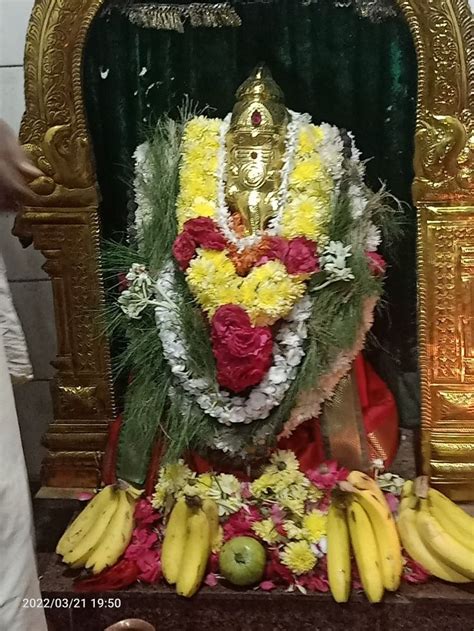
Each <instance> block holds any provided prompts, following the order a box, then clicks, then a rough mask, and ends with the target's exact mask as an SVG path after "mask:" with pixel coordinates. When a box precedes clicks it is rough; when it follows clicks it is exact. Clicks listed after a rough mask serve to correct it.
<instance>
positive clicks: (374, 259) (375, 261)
mask: <svg viewBox="0 0 474 631" xmlns="http://www.w3.org/2000/svg"><path fill="white" fill-rule="evenodd" d="M365 255H366V256H367V258H368V259H369V267H370V271H371V272H372V274H374V275H375V276H383V274H385V269H386V267H387V264H386V262H385V259H384V258H383V256H380V254H377V252H366V253H365Z"/></svg>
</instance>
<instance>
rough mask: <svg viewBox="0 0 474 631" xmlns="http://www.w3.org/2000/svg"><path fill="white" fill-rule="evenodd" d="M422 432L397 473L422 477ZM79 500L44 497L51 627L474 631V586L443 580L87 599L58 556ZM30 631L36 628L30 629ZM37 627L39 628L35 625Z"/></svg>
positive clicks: (40, 541)
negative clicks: (344, 592)
mask: <svg viewBox="0 0 474 631" xmlns="http://www.w3.org/2000/svg"><path fill="white" fill-rule="evenodd" d="M416 442H417V441H416V438H415V436H414V432H413V431H410V430H403V432H402V437H401V442H400V449H399V453H398V455H397V458H396V461H395V462H394V464H393V466H392V467H391V470H392V471H393V472H394V473H398V474H399V475H402V476H403V477H407V478H408V477H411V478H412V477H414V476H415V475H416V466H415V461H416V458H415V456H414V448H413V445H414V443H416ZM78 508H79V502H76V501H74V500H45V499H43V500H36V501H35V522H36V528H37V549H38V569H39V573H40V577H41V588H42V592H43V596H44V598H45V600H46V602H47V604H52V605H53V606H52V607H48V608H47V610H46V613H47V618H48V623H49V624H50V628H51V631H103V630H104V629H105V628H106V627H107V626H108V625H110V624H112V623H114V622H118V621H119V620H122V619H124V618H136V617H138V618H141V619H143V620H146V621H148V622H150V623H151V624H153V625H154V626H155V628H156V631H204V630H206V631H210V630H211V629H219V631H226V630H232V631H347V629H351V631H359V630H363V631H366V630H369V629H370V631H401V630H402V629H403V630H407V631H411V630H412V629H413V630H415V629H416V631H425V630H426V631H448V630H449V631H474V584H471V585H468V586H462V587H458V586H453V585H447V584H444V583H441V582H437V581H431V582H429V583H427V584H426V585H417V586H411V585H403V587H402V589H401V590H400V591H399V592H397V593H396V594H388V595H387V596H386V597H385V598H384V602H383V603H381V604H379V605H370V604H369V603H368V602H367V600H366V599H365V597H364V596H363V595H360V594H354V595H353V596H352V598H351V601H350V602H349V603H347V604H346V605H338V604H336V603H335V602H334V601H333V600H332V599H331V597H330V596H329V595H326V594H313V595H308V596H303V595H301V594H288V593H285V592H283V591H274V592H271V593H262V592H253V591H248V590H246V591H239V590H235V589H231V588H225V587H219V588H216V589H212V590H211V589H209V588H204V589H202V590H201V591H200V593H199V594H198V595H197V596H196V597H195V598H193V599H192V600H191V601H187V600H184V599H181V598H179V597H177V596H176V594H175V593H174V591H173V590H172V589H170V588H167V587H166V586H163V585H160V586H158V587H150V586H137V587H135V588H133V589H128V590H126V591H122V592H112V593H104V594H93V595H87V596H83V595H82V594H76V593H74V592H73V590H72V584H73V578H74V572H71V571H70V570H65V569H64V566H63V565H62V564H61V563H60V562H59V561H58V559H57V557H56V555H55V554H54V548H55V545H56V541H57V540H58V538H59V537H60V535H61V534H62V532H63V531H64V529H65V527H66V525H67V523H68V521H69V520H70V517H71V515H72V514H73V512H74V511H75V510H77V509H78ZM28 631H30V630H28ZM31 631H34V630H31Z"/></svg>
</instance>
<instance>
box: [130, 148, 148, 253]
mask: <svg viewBox="0 0 474 631" xmlns="http://www.w3.org/2000/svg"><path fill="white" fill-rule="evenodd" d="M149 149H150V144H149V143H148V142H144V143H143V144H141V145H139V146H138V147H137V148H136V150H135V153H134V154H133V158H134V160H135V179H134V181H133V186H134V190H135V202H136V204H137V209H136V211H135V233H136V236H137V241H138V244H140V243H141V242H142V241H143V230H144V229H145V228H146V224H147V223H148V222H149V221H150V219H151V217H152V215H153V207H152V205H151V203H150V200H149V199H148V196H147V194H146V192H145V190H144V186H143V185H144V183H148V182H150V180H151V179H152V178H153V173H152V170H151V166H150V163H149V160H148V151H149Z"/></svg>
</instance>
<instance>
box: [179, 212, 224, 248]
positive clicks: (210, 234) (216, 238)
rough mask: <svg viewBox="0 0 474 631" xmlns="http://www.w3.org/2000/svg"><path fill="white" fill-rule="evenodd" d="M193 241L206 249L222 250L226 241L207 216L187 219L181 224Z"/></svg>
mask: <svg viewBox="0 0 474 631" xmlns="http://www.w3.org/2000/svg"><path fill="white" fill-rule="evenodd" d="M183 231H184V233H186V234H188V235H189V236H190V237H191V239H192V240H193V241H194V243H195V244H196V245H197V246H198V247H201V248H206V249H207V250H224V249H225V247H226V245H227V243H226V240H225V239H224V237H223V235H222V233H221V232H220V231H219V228H218V227H217V225H216V224H215V223H214V222H213V221H212V219H210V218H209V217H198V218H197V219H188V221H186V222H185V224H184V226H183Z"/></svg>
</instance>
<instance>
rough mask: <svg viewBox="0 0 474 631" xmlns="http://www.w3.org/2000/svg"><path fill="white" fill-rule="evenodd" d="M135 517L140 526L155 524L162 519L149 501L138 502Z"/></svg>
mask: <svg viewBox="0 0 474 631" xmlns="http://www.w3.org/2000/svg"><path fill="white" fill-rule="evenodd" d="M134 516H135V521H136V523H137V524H138V525H140V526H147V525H149V524H154V523H155V522H156V521H158V520H159V519H161V515H160V514H159V513H157V512H156V511H155V509H154V508H153V506H152V505H151V502H150V501H149V500H147V499H142V500H139V501H138V502H137V505H136V506H135V514H134Z"/></svg>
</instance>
